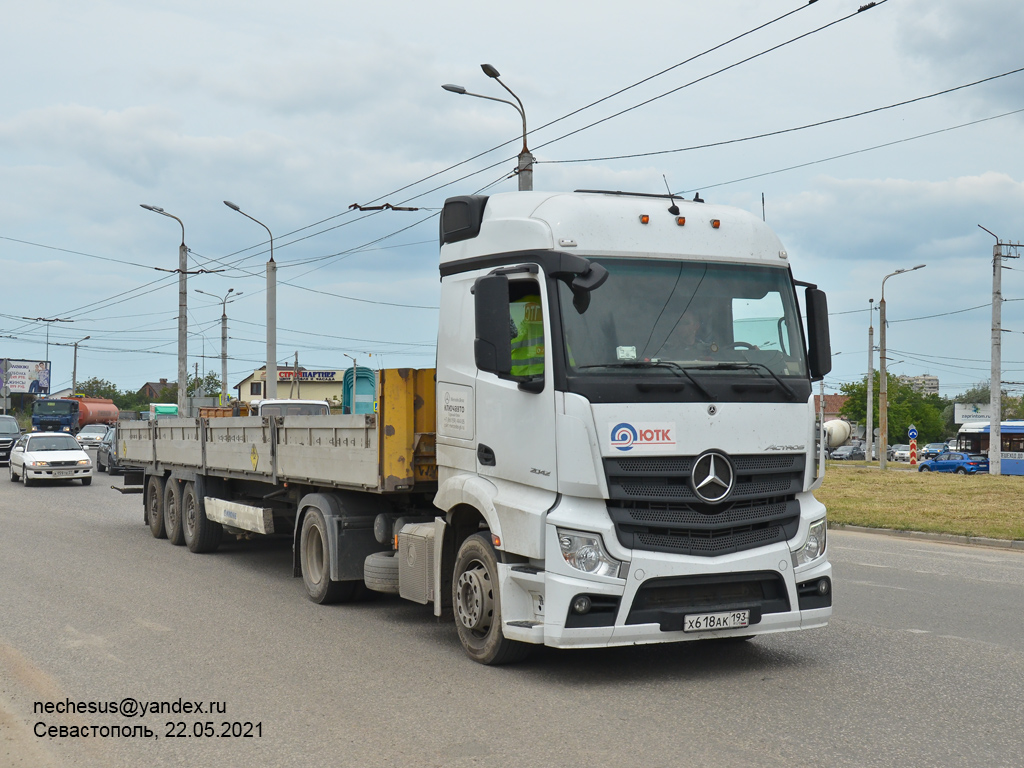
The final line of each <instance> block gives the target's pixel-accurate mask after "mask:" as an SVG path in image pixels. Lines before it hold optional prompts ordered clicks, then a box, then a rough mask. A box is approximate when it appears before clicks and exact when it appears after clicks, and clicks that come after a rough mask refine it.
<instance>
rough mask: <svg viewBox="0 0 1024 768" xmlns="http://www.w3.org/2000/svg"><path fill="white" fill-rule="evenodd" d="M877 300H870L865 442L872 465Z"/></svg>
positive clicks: (866, 456)
mask: <svg viewBox="0 0 1024 768" xmlns="http://www.w3.org/2000/svg"><path fill="white" fill-rule="evenodd" d="M874 389H875V300H874V299H868V418H867V422H868V428H867V430H866V432H867V434H866V435H865V436H864V441H865V443H867V451H865V455H864V459H865V460H866V461H867V462H868V463H869V464H870V463H871V457H872V456H873V455H874V454H873V453H872V451H871V446H872V445H873V444H874V436H875V435H874V432H875V404H874V402H873V401H874V399H875V394H874Z"/></svg>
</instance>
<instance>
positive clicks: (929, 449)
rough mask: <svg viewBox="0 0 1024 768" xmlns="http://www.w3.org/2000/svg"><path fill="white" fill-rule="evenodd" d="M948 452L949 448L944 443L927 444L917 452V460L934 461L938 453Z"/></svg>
mask: <svg viewBox="0 0 1024 768" xmlns="http://www.w3.org/2000/svg"><path fill="white" fill-rule="evenodd" d="M948 450H949V447H948V446H947V445H946V444H945V443H928V445H926V446H925V447H924V448H922V449H921V450H920V451H919V453H920V456H919V458H922V459H934V458H935V457H936V456H938V455H939V454H940V453H946V452H947V451H948Z"/></svg>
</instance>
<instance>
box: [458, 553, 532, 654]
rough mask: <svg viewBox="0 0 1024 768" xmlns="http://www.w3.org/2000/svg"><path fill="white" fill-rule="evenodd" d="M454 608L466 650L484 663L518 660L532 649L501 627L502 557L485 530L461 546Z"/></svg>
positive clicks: (460, 635) (460, 638) (460, 637)
mask: <svg viewBox="0 0 1024 768" xmlns="http://www.w3.org/2000/svg"><path fill="white" fill-rule="evenodd" d="M452 611H453V613H454V614H455V627H456V629H457V630H458V632H459V641H460V642H461V643H462V647H463V649H464V650H465V651H466V654H467V655H468V656H469V657H470V658H471V659H473V661H477V662H479V663H481V664H487V665H497V664H514V663H515V662H517V661H522V660H523V659H524V658H526V656H527V654H528V653H529V652H530V646H529V644H527V643H520V642H517V641H515V640H509V639H508V638H507V637H505V635H504V633H503V632H502V629H501V594H500V593H499V592H498V558H497V556H496V555H495V553H494V547H493V546H491V542H490V540H489V539H488V537H487V534H484V533H475V534H473V535H472V536H470V537H469V538H468V539H466V540H465V541H464V542H463V543H462V546H461V547H459V554H458V556H457V557H456V558H455V569H454V571H453V574H452Z"/></svg>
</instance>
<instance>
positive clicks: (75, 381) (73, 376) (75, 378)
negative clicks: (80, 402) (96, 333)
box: [71, 336, 92, 395]
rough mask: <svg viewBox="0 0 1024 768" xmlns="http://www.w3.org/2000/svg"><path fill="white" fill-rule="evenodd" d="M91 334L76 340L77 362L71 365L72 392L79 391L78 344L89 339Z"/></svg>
mask: <svg viewBox="0 0 1024 768" xmlns="http://www.w3.org/2000/svg"><path fill="white" fill-rule="evenodd" d="M90 338H92V337H91V336H86V337H85V338H84V339H80V340H78V341H76V342H75V362H74V364H73V365H72V366H71V394H73V395H74V394H77V393H78V345H79V344H81V343H82V342H83V341H88V340H89V339H90Z"/></svg>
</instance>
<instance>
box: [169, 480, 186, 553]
mask: <svg viewBox="0 0 1024 768" xmlns="http://www.w3.org/2000/svg"><path fill="white" fill-rule="evenodd" d="M164 530H165V531H166V532H167V540H168V541H169V542H171V544H173V545H174V546H176V547H180V546H181V545H182V544H184V543H185V534H184V533H183V532H182V530H181V483H180V482H178V481H177V480H175V479H174V478H170V479H169V480H168V481H167V487H166V488H164Z"/></svg>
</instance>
